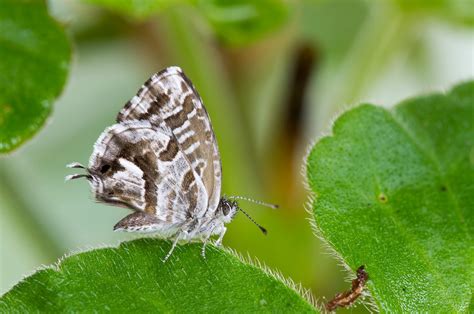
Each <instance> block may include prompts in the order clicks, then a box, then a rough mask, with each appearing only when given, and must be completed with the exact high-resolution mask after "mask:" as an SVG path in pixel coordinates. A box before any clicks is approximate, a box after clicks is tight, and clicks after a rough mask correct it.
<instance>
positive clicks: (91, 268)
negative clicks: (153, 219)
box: [0, 238, 316, 313]
mask: <svg viewBox="0 0 474 314" xmlns="http://www.w3.org/2000/svg"><path fill="white" fill-rule="evenodd" d="M169 249H170V244H169V243H168V242H166V241H161V240H156V239H146V238H145V239H139V240H135V241H131V242H126V243H122V244H121V245H120V246H119V247H118V248H106V249H98V250H94V251H90V252H85V253H80V254H77V255H73V256H70V257H67V258H65V259H64V260H62V261H61V262H60V263H59V265H58V266H57V267H54V268H48V269H43V270H39V271H38V272H36V273H35V274H34V275H32V276H30V277H28V278H26V279H25V280H24V281H22V282H20V283H19V284H18V285H16V286H15V287H13V289H12V290H10V291H9V292H7V293H6V294H5V295H4V296H3V297H2V298H1V299H0V312H2V313H3V312H11V311H12V310H15V311H19V312H25V313H30V312H38V311H40V312H53V313H54V312H77V311H81V312H97V311H98V312H102V311H112V312H125V311H126V312H138V311H141V312H145V313H146V312H167V313H169V312H173V313H222V312H239V313H255V312H287V313H289V312H292V313H303V312H315V311H316V310H315V309H314V308H313V307H312V306H311V305H310V304H309V303H308V302H307V301H306V300H305V299H304V298H303V297H302V296H301V295H299V294H298V293H297V292H296V291H295V290H293V289H292V288H290V287H288V286H287V285H285V284H284V283H283V282H282V281H280V280H279V279H277V278H275V277H274V276H272V275H270V274H268V273H266V272H264V271H263V270H261V269H259V268H257V267H256V266H252V265H249V264H246V263H244V262H242V261H241V260H240V259H239V258H237V257H236V256H234V255H233V254H231V253H228V252H226V251H223V250H219V249H216V248H215V247H213V246H211V245H210V246H208V249H207V251H206V259H203V258H202V256H201V254H200V253H201V244H198V243H194V244H186V245H183V246H179V247H177V249H176V250H175V252H174V253H173V255H172V256H171V257H170V259H169V260H168V261H167V262H166V263H163V262H162V258H163V257H164V256H165V255H166V253H167V251H168V250H169Z"/></svg>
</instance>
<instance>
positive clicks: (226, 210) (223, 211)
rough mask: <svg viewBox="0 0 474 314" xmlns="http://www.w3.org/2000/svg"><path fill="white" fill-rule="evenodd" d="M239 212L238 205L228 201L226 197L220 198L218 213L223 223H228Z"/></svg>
mask: <svg viewBox="0 0 474 314" xmlns="http://www.w3.org/2000/svg"><path fill="white" fill-rule="evenodd" d="M238 210H239V205H238V204H237V202H236V201H233V200H229V199H227V198H226V197H222V198H221V200H220V201H219V207H218V213H219V214H220V215H221V219H222V221H223V222H224V223H228V222H230V221H231V220H232V219H233V218H234V217H235V215H236V214H237V212H238Z"/></svg>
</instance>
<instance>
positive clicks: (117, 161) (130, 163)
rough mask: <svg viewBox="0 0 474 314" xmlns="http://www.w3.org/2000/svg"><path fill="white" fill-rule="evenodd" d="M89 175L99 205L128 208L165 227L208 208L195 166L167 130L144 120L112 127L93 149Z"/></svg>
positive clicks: (183, 220)
mask: <svg viewBox="0 0 474 314" xmlns="http://www.w3.org/2000/svg"><path fill="white" fill-rule="evenodd" d="M104 165H106V167H105V168H104ZM104 169H107V170H106V171H103V170H104ZM89 171H90V172H91V174H93V175H94V177H95V178H96V179H95V180H96V181H97V182H95V181H94V182H95V183H94V184H96V186H95V192H96V197H97V199H98V200H100V201H103V202H106V203H111V204H115V205H116V204H125V205H129V206H127V207H130V208H133V209H137V210H143V211H145V212H147V213H150V214H153V215H155V216H156V217H157V218H158V219H160V220H162V221H165V222H169V223H172V224H180V223H183V222H185V221H186V220H187V219H188V218H189V216H190V215H191V214H192V213H193V211H194V210H196V209H201V210H202V209H203V208H207V201H208V200H207V194H206V191H205V188H204V186H203V184H202V183H201V182H200V181H198V180H194V178H190V177H189V174H190V173H192V169H191V166H190V164H189V163H188V161H187V159H186V156H185V155H184V153H183V152H182V151H180V150H179V147H178V142H177V140H176V137H175V136H174V135H173V133H172V131H171V129H170V128H168V127H166V126H162V125H154V124H151V123H150V122H149V121H145V120H142V121H137V120H133V121H124V122H121V123H118V124H115V125H113V126H111V127H110V128H108V129H106V130H105V131H104V133H102V135H101V136H100V137H99V139H98V140H97V142H96V144H95V145H94V152H93V153H92V155H91V159H90V161H89ZM111 191H112V192H115V193H114V195H113V196H111V195H109V193H110V192H111ZM137 191H138V192H137Z"/></svg>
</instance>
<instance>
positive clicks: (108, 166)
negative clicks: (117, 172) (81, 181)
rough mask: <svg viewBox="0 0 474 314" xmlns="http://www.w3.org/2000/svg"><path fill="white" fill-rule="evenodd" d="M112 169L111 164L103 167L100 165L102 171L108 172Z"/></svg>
mask: <svg viewBox="0 0 474 314" xmlns="http://www.w3.org/2000/svg"><path fill="white" fill-rule="evenodd" d="M109 169H110V165H107V164H105V165H103V166H102V167H100V173H106V172H107V171H109Z"/></svg>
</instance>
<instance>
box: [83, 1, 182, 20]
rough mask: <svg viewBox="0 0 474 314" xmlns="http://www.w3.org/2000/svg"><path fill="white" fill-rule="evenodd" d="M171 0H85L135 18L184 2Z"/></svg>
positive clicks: (141, 17)
mask: <svg viewBox="0 0 474 314" xmlns="http://www.w3.org/2000/svg"><path fill="white" fill-rule="evenodd" d="M184 1H186V0H181V1H172V0H140V1H135V0H85V2H88V3H91V4H95V5H99V6H102V7H104V8H107V9H109V10H111V11H115V12H117V13H120V14H123V15H125V16H131V17H133V18H135V19H146V18H148V17H150V16H152V15H154V14H156V13H157V12H160V11H161V10H163V9H165V8H167V7H168V6H169V5H172V4H175V3H178V2H184Z"/></svg>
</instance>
